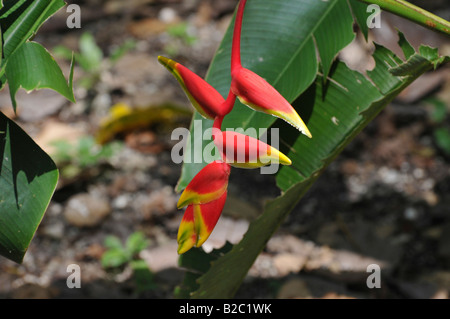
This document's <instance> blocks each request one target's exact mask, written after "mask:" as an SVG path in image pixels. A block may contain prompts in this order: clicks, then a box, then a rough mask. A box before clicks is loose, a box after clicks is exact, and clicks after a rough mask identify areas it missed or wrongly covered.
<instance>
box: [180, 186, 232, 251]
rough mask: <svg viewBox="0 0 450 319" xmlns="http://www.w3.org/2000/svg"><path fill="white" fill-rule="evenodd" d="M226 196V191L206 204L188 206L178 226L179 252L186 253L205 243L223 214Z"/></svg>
mask: <svg viewBox="0 0 450 319" xmlns="http://www.w3.org/2000/svg"><path fill="white" fill-rule="evenodd" d="M226 198H227V192H226V191H225V192H224V193H223V194H222V195H221V196H220V197H219V198H218V199H216V200H214V201H211V202H208V203H206V204H192V205H189V206H188V207H187V208H186V211H185V213H184V215H183V219H182V220H181V223H180V227H179V228H178V236H177V241H178V254H184V253H185V252H186V251H188V250H189V249H191V248H192V247H194V246H196V247H200V246H201V245H203V243H204V242H205V241H206V240H207V239H208V238H209V236H210V235H211V233H212V231H213V229H214V227H215V226H216V224H217V221H218V220H219V217H220V215H221V214H222V210H223V207H224V205H225V201H226Z"/></svg>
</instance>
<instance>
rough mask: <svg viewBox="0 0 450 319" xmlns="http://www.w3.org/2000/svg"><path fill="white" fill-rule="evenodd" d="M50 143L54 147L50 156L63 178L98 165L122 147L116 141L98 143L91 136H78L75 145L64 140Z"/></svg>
mask: <svg viewBox="0 0 450 319" xmlns="http://www.w3.org/2000/svg"><path fill="white" fill-rule="evenodd" d="M52 145H53V146H54V147H55V148H56V150H55V152H54V154H53V155H52V157H53V159H54V161H55V162H56V164H57V166H58V167H59V169H60V170H61V175H62V177H65V178H72V177H74V176H77V175H79V174H80V173H81V172H82V171H84V170H86V169H89V168H92V167H96V166H98V165H99V164H100V163H101V162H103V161H106V160H108V159H109V158H111V157H112V156H113V155H114V154H117V152H118V151H119V150H120V148H121V147H122V144H121V143H120V142H117V141H115V142H111V143H108V144H104V145H99V144H97V143H96V142H95V139H94V138H93V137H92V136H85V137H82V138H80V139H79V140H78V142H77V143H76V144H75V145H73V144H71V143H70V142H68V141H66V140H56V141H54V142H53V143H52Z"/></svg>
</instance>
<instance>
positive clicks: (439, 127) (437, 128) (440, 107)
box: [426, 98, 450, 155]
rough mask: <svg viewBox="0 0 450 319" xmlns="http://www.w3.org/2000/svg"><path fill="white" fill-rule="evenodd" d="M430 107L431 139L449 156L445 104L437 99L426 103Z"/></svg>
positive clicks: (449, 138)
mask: <svg viewBox="0 0 450 319" xmlns="http://www.w3.org/2000/svg"><path fill="white" fill-rule="evenodd" d="M426 102H427V103H429V104H431V105H432V111H431V113H430V119H431V121H432V122H433V124H434V130H433V137H434V140H435V142H436V144H437V146H438V147H439V148H440V149H441V150H442V151H443V152H444V153H445V154H447V155H450V128H449V126H448V124H447V123H448V110H447V106H446V105H445V102H443V101H442V100H440V99H438V98H430V99H428V100H427V101H426Z"/></svg>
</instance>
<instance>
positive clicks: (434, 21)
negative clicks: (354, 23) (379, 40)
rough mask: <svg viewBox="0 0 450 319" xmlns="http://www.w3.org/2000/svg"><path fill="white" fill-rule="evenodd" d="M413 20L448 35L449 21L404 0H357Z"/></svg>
mask: <svg viewBox="0 0 450 319" xmlns="http://www.w3.org/2000/svg"><path fill="white" fill-rule="evenodd" d="M358 1H360V2H364V3H367V4H376V5H378V6H380V8H381V9H383V10H385V11H389V12H391V13H393V14H395V15H398V16H400V17H403V18H405V19H408V20H410V21H413V22H415V23H417V24H419V25H421V26H424V27H426V28H428V29H431V30H434V31H439V32H441V33H444V34H446V35H450V22H449V21H447V20H445V19H442V18H441V17H438V16H437V15H435V14H433V13H431V12H428V11H426V10H424V9H422V8H420V7H418V6H415V5H413V4H411V3H409V2H407V1H404V0H358Z"/></svg>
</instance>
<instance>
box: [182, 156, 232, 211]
mask: <svg viewBox="0 0 450 319" xmlns="http://www.w3.org/2000/svg"><path fill="white" fill-rule="evenodd" d="M229 176H230V165H228V164H227V163H224V162H222V161H214V162H211V163H209V164H208V165H206V166H205V167H204V168H203V169H202V170H201V171H200V172H198V173H197V175H195V176H194V178H193V179H192V180H191V181H190V183H189V184H188V185H187V186H186V188H185V189H184V191H183V193H182V194H181V196H180V198H179V200H178V203H177V208H182V207H184V206H186V205H192V204H206V203H209V202H211V201H213V200H216V199H218V198H219V197H220V196H222V195H223V193H224V192H225V191H226V190H227V186H228V177H229Z"/></svg>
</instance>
